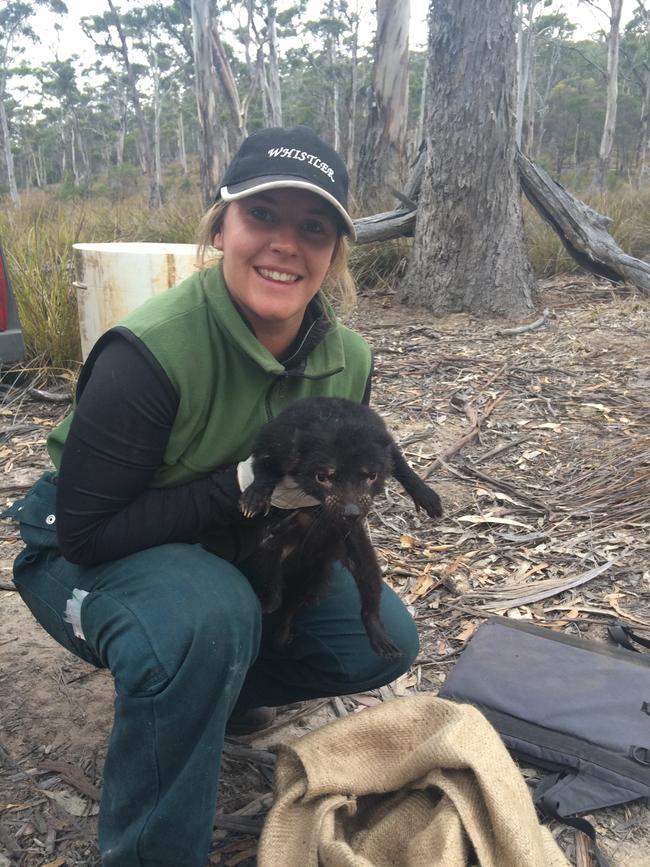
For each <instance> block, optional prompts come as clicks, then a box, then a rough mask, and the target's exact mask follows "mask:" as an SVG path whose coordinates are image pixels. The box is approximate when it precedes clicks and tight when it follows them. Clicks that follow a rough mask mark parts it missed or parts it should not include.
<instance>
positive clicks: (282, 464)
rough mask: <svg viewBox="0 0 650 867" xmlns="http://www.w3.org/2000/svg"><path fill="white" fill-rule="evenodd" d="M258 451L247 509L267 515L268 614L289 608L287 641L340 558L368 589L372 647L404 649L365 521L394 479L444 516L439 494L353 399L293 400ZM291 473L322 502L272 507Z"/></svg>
mask: <svg viewBox="0 0 650 867" xmlns="http://www.w3.org/2000/svg"><path fill="white" fill-rule="evenodd" d="M252 456H253V472H254V481H253V483H252V484H251V485H250V486H249V487H247V488H246V489H245V490H244V492H243V493H242V495H241V499H240V508H241V511H242V512H243V513H244V515H246V516H247V517H252V516H253V515H258V514H266V515H267V520H266V521H264V522H263V523H262V530H261V533H260V538H259V540H258V555H257V559H258V564H259V567H260V569H259V571H260V573H261V574H263V575H264V579H263V584H261V585H260V586H257V587H256V590H257V592H258V595H259V597H260V600H261V602H262V608H263V610H264V611H265V612H271V611H277V610H279V621H280V625H279V627H278V631H277V633H276V637H277V640H278V641H279V642H280V643H284V642H286V641H287V639H288V637H289V634H290V630H291V623H292V621H293V618H294V617H295V615H296V612H297V611H298V609H299V608H300V606H302V605H304V604H306V603H309V602H314V601H316V599H317V598H318V596H319V594H320V593H321V592H322V591H323V589H324V586H325V585H326V583H327V578H328V575H329V573H330V570H331V567H332V564H333V563H334V562H335V561H336V560H339V561H340V562H341V563H343V564H344V565H345V566H347V568H348V569H349V570H350V572H351V573H352V575H353V576H354V579H355V581H356V584H357V587H358V588H359V594H360V596H361V619H362V621H363V624H364V627H365V629H366V632H367V633H368V638H369V639H370V644H371V646H372V648H373V649H374V651H375V652H376V653H378V654H380V655H381V656H398V655H399V653H400V651H399V649H398V648H397V647H396V645H395V644H394V643H393V641H392V640H391V639H390V637H389V636H388V634H387V633H386V631H385V629H384V627H383V625H382V623H381V620H380V617H379V600H380V595H381V589H382V581H381V573H380V569H379V564H378V563H377V558H376V556H375V552H374V550H373V547H372V545H371V544H370V539H369V538H368V534H367V531H366V525H365V520H364V519H365V517H366V515H367V514H368V511H369V510H370V507H371V505H372V501H373V499H374V497H376V496H377V494H379V493H381V492H382V490H383V487H384V482H385V481H386V479H387V478H388V477H389V476H393V477H394V478H395V479H397V481H398V482H399V483H400V484H401V485H402V487H403V488H404V489H405V490H406V492H407V493H408V494H410V496H411V497H412V498H413V501H414V502H415V505H416V507H417V508H422V509H424V510H425V512H426V513H427V514H428V515H430V516H431V517H437V516H439V515H441V514H442V507H441V504H440V498H439V497H438V495H437V494H436V492H435V491H434V490H432V489H431V488H430V487H429V486H428V485H426V484H425V483H424V482H423V481H422V479H421V478H420V477H419V476H418V475H416V473H415V472H414V471H413V470H412V469H411V467H410V466H409V465H408V464H407V462H406V460H405V458H404V456H403V454H402V453H401V452H400V450H399V448H398V447H397V445H396V444H395V442H394V440H393V438H392V437H391V435H390V434H389V433H388V431H387V430H386V426H385V425H384V422H383V421H382V419H381V418H380V417H379V416H378V415H377V413H376V412H374V411H373V410H372V409H370V408H369V407H368V406H365V405H364V404H359V403H354V402H353V401H350V400H343V399H339V398H327V397H315V398H306V399H304V400H300V401H298V402H297V403H295V404H293V405H291V406H290V407H288V408H287V409H285V410H284V411H283V412H282V413H280V415H278V416H277V418H275V419H273V420H272V421H271V422H269V423H268V424H267V425H265V426H264V427H263V428H262V430H261V431H260V433H259V434H258V437H257V439H256V441H255V444H254V446H253V451H252ZM287 478H288V479H289V480H290V481H293V482H294V483H296V484H297V485H298V487H299V488H300V489H301V491H304V493H306V494H308V495H310V496H311V497H312V498H313V499H314V501H317V503H318V504H319V505H316V506H311V507H308V508H298V509H295V510H290V511H288V512H287V511H286V510H284V509H277V508H274V507H272V506H271V496H272V494H273V490H274V488H275V486H276V485H277V484H278V483H279V482H280V481H281V480H283V479H287Z"/></svg>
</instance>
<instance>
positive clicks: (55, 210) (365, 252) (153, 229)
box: [0, 187, 650, 368]
mask: <svg viewBox="0 0 650 867" xmlns="http://www.w3.org/2000/svg"><path fill="white" fill-rule="evenodd" d="M584 199H585V201H587V203H588V204H590V205H591V206H592V207H593V208H595V209H596V210H598V211H600V212H601V213H605V214H607V215H608V216H610V217H611V219H612V234H613V235H614V237H615V238H616V240H617V241H618V243H619V244H620V246H621V247H622V248H623V249H624V250H625V251H626V252H627V253H629V254H631V255H633V256H637V257H642V256H645V255H647V254H648V253H650V240H649V239H650V231H649V230H650V188H649V189H644V190H640V191H638V190H634V189H632V188H631V187H623V188H620V189H619V190H617V191H616V192H612V193H608V194H606V195H604V196H592V195H589V194H587V195H585V196H584ZM201 211H202V207H201V202H200V198H199V195H198V193H197V192H196V191H191V190H187V189H182V187H178V188H177V189H176V190H174V191H173V192H172V193H170V194H169V195H168V201H167V203H166V204H165V205H164V206H163V208H161V209H160V210H158V211H151V210H150V209H149V207H148V205H147V201H146V195H145V193H135V194H133V195H130V196H127V197H124V198H119V197H118V198H117V200H115V198H114V197H113V198H111V197H110V196H108V195H106V196H95V197H92V198H81V199H71V200H67V201H66V200H64V199H63V198H62V196H61V195H60V192H59V194H58V195H55V194H52V193H41V192H33V193H31V194H28V195H24V196H23V207H22V208H21V209H20V210H14V209H12V208H11V207H10V206H7V207H5V208H3V209H2V210H0V238H1V239H2V245H3V248H4V251H5V255H6V259H7V266H8V269H9V273H10V275H11V279H12V282H13V286H14V289H15V292H16V297H17V300H18V305H19V309H20V315H21V319H22V322H23V329H24V332H25V338H26V343H27V353H28V359H29V362H30V363H36V364H37V365H39V366H40V365H45V366H50V367H55V368H71V367H75V366H76V362H78V360H79V358H80V350H79V335H78V324H77V311H76V302H75V296H74V292H73V290H72V285H71V284H72V280H73V279H74V277H73V274H72V262H71V249H72V244H73V243H75V242H78V241H83V242H92V241H119V240H122V241H160V242H170V243H192V242H194V241H195V238H196V229H197V225H198V220H199V217H200V214H201ZM524 220H525V224H526V232H527V236H528V246H529V255H530V259H531V262H532V265H533V268H534V270H535V273H536V274H537V275H538V277H549V276H551V275H554V274H559V273H573V272H577V271H578V270H579V268H578V266H577V265H576V263H575V262H574V261H573V260H572V259H571V257H570V256H569V255H568V253H567V252H566V251H565V249H564V247H563V246H562V244H561V242H560V240H559V239H558V237H557V236H556V235H555V233H554V232H553V230H552V229H551V228H550V227H549V226H548V225H546V224H545V223H544V222H543V221H542V220H541V218H540V217H539V216H538V215H537V214H536V213H535V212H534V211H533V210H532V208H530V207H529V206H528V204H527V203H524ZM412 243H413V241H412V239H406V238H403V239H398V240H395V241H389V242H384V243H379V244H370V245H367V246H363V247H358V248H353V250H352V253H351V261H350V264H351V270H352V272H353V274H354V277H355V279H356V281H357V284H358V286H359V289H360V291H361V292H363V291H365V290H367V289H372V290H375V291H380V292H385V293H387V294H388V293H391V292H392V291H394V289H395V287H396V284H397V283H398V282H399V279H400V277H401V276H402V275H403V273H404V272H405V270H406V266H407V264H408V256H409V252H410V249H411V246H412Z"/></svg>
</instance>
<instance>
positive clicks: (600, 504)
mask: <svg viewBox="0 0 650 867" xmlns="http://www.w3.org/2000/svg"><path fill="white" fill-rule="evenodd" d="M543 288H544V303H545V305H546V307H548V308H549V309H550V310H551V312H552V314H554V315H553V316H552V318H549V319H547V320H546V321H545V322H544V325H543V326H542V327H541V328H540V329H538V330H535V331H530V332H524V333H523V334H519V335H514V336H508V335H503V334H498V333H497V332H498V331H499V329H500V328H502V327H503V325H502V323H497V322H495V321H493V320H486V319H474V318H472V317H469V316H467V315H464V314H463V315H461V314H458V315H454V316H449V317H446V318H444V319H440V318H434V317H433V316H431V315H430V314H429V313H428V312H426V311H423V310H417V309H407V308H403V307H401V306H399V305H397V304H396V303H394V299H393V296H392V294H391V293H390V292H382V293H377V294H374V295H370V296H367V297H365V298H363V299H362V301H361V304H360V306H359V309H358V310H357V312H356V314H355V315H354V317H353V318H352V322H351V324H352V325H353V326H354V327H355V328H357V329H358V330H360V331H361V332H362V333H364V334H365V336H366V337H367V338H368V340H369V342H370V344H371V346H372V347H373V350H374V353H375V375H374V386H373V401H372V402H373V405H374V406H375V408H377V409H378V410H379V411H380V412H381V413H382V414H383V415H384V416H385V418H386V419H387V421H388V423H389V426H390V428H391V430H392V431H393V433H394V434H395V436H396V438H397V440H398V442H399V443H400V444H401V446H402V448H403V449H404V451H405V453H406V455H407V457H408V458H409V460H410V461H411V463H412V464H413V465H414V466H415V467H416V468H417V469H418V471H419V472H420V473H421V474H422V475H424V476H425V477H427V478H428V479H429V480H430V481H431V482H432V484H433V485H434V487H436V489H437V490H438V491H439V493H440V495H441V497H442V498H443V502H444V504H445V508H446V513H445V516H444V518H443V519H442V520H441V521H439V522H435V523H434V522H431V521H429V520H428V519H427V518H426V517H423V516H421V515H419V514H417V513H415V512H414V511H413V508H412V506H411V505H410V503H409V501H408V498H407V497H406V496H405V495H404V493H403V492H402V491H401V490H400V489H399V488H398V487H397V486H395V485H393V484H391V485H390V486H389V489H388V491H387V495H386V498H385V499H383V500H382V501H381V502H380V503H378V506H377V508H376V510H375V511H374V512H373V514H372V518H371V521H370V524H371V533H372V537H373V541H374V544H375V546H376V548H377V549H378V551H379V555H380V561H381V564H382V569H383V570H384V573H385V577H386V580H387V581H388V582H389V583H390V584H392V586H393V587H395V588H396V589H397V590H398V591H399V592H400V593H401V595H402V597H403V599H404V600H405V601H406V602H407V604H408V605H410V606H411V609H412V612H413V614H414V616H415V617H416V618H417V621H418V625H419V629H420V635H421V644H422V646H421V651H420V655H419V657H418V660H417V661H416V663H415V665H414V666H413V668H412V670H411V671H410V672H409V673H408V674H407V675H405V676H404V677H402V678H400V680H399V681H397V682H396V683H394V684H392V685H391V686H390V687H385V688H383V689H382V690H378V691H376V692H374V693H372V694H367V695H358V696H350V697H345V698H342V699H340V698H337V699H332V700H323V701H318V702H313V703H310V704H306V705H299V706H292V707H289V708H283V709H281V712H280V714H279V717H278V722H277V723H276V725H275V726H274V727H273V729H271V730H269V731H268V732H267V733H265V735H264V737H257V738H253V737H249V738H241V739H239V740H238V741H236V742H235V741H233V742H231V743H229V744H228V745H227V747H226V753H225V755H224V760H223V773H222V794H221V799H220V803H219V812H218V814H217V819H216V822H215V834H214V841H213V848H212V852H211V855H210V864H211V865H226V867H235V865H242V867H250V865H252V864H254V863H255V850H256V841H257V834H258V831H259V827H260V825H261V823H262V821H263V817H264V814H265V812H266V811H267V810H268V808H269V806H270V803H271V795H270V791H271V785H270V781H271V778H272V769H273V761H274V755H273V752H272V746H273V744H274V743H277V742H278V741H280V740H282V739H284V738H286V737H288V736H290V735H294V734H297V733H298V734H299V733H304V732H306V731H308V730H311V729H313V728H316V727H318V726H320V725H323V724H325V723H326V722H328V721H330V720H332V719H334V718H336V717H337V716H344V715H346V714H348V713H354V712H358V711H360V710H362V709H363V708H365V707H368V706H372V705H373V704H376V703H378V702H380V701H387V700H390V699H391V698H393V697H394V696H395V695H408V694H411V693H414V692H417V691H433V692H435V691H437V689H438V688H439V686H440V684H441V683H442V681H443V680H444V678H445V676H446V674H447V672H448V671H449V670H450V668H451V666H452V665H453V663H454V661H455V660H456V659H457V657H458V655H459V654H460V652H461V651H462V649H463V647H464V646H465V643H466V642H467V641H468V640H469V639H470V638H471V635H472V634H473V632H474V631H475V629H476V628H477V626H478V625H480V623H482V622H483V621H484V620H485V619H486V618H487V617H488V616H490V615H492V614H494V613H501V614H506V615H507V616H510V617H516V618H525V619H528V620H530V621H532V622H534V623H537V624H541V625H544V626H547V627H548V628H550V629H554V630H561V631H565V632H567V633H569V634H573V635H580V636H584V637H587V638H591V639H594V640H598V641H606V640H607V632H606V627H607V625H608V624H610V623H612V622H614V621H617V620H620V621H623V622H625V623H627V624H628V625H630V626H632V627H633V628H634V629H636V630H638V631H639V632H640V633H641V634H644V635H646V636H650V533H649V530H650V400H649V395H650V301H649V300H648V299H645V298H642V297H639V296H637V295H635V294H634V293H633V292H628V291H626V290H625V289H623V290H620V289H619V290H617V291H616V292H615V291H613V290H612V288H611V287H610V285H609V284H606V283H597V282H594V281H592V280H591V279H589V278H579V279H572V280H571V281H570V282H569V281H567V280H566V279H565V280H560V279H556V280H553V281H550V282H548V283H546V285H545V286H544V287H543ZM36 384H40V385H41V386H42V387H44V388H46V394H45V397H47V389H48V388H49V389H50V390H51V389H52V382H50V383H47V382H40V383H38V382H37V383H36ZM59 385H61V383H59ZM55 388H56V385H55ZM0 400H1V406H0V460H1V462H2V466H3V470H2V473H1V475H0V496H1V497H2V502H11V501H13V499H15V498H16V497H17V496H19V495H20V494H21V493H22V492H23V491H25V490H26V489H27V488H28V487H29V485H30V484H31V483H32V482H33V481H34V480H35V479H36V478H37V477H38V475H39V474H40V473H41V472H42V471H43V470H44V469H46V468H47V467H48V459H47V455H46V452H45V437H46V435H47V432H48V430H49V429H50V428H51V427H52V426H53V425H54V424H56V423H57V422H58V420H59V419H60V418H61V417H62V415H63V414H65V412H66V411H67V406H66V405H65V404H61V403H60V402H53V401H51V400H45V399H44V397H43V395H42V394H39V393H38V392H35V391H34V389H31V390H27V389H24V388H23V389H21V388H5V389H4V390H3V391H2V394H0ZM19 549H20V544H19V542H18V540H17V538H16V533H15V530H14V528H13V526H12V525H10V524H3V525H2V526H1V527H0V587H2V589H0V867H6V865H20V867H37V865H38V867H44V865H47V867H64V865H67V867H73V865H84V867H94V865H98V864H99V857H98V854H97V850H96V847H95V842H94V841H95V835H96V813H97V799H98V797H99V790H100V787H101V768H102V762H103V757H104V754H105V749H106V742H107V737H108V733H109V729H110V723H111V717H112V699H113V687H112V682H111V678H110V676H108V675H107V674H106V673H105V672H103V671H98V670H96V669H93V668H92V667H90V666H88V665H86V664H85V663H83V662H81V661H80V660H77V659H76V658H74V657H72V656H71V655H70V654H68V653H67V652H66V651H64V650H63V649H62V648H60V647H59V646H58V645H57V644H56V643H55V642H53V641H51V640H50V639H49V637H48V636H47V635H46V634H45V633H44V632H43V631H42V630H41V629H40V628H39V627H37V625H36V624H35V623H34V622H33V620H32V618H31V615H29V613H28V612H27V610H26V609H25V608H24V606H23V605H22V603H21V601H20V599H19V597H18V595H17V593H15V591H13V590H12V585H11V562H12V559H13V557H14V556H15V554H16V553H17V552H18V550H19ZM269 748H270V749H269ZM523 772H524V774H525V776H526V777H527V779H530V780H531V781H534V778H535V772H534V771H533V770H531V769H527V768H524V769H523ZM590 818H591V819H592V821H593V822H594V823H595V825H596V827H597V829H598V831H599V836H600V839H601V843H602V848H603V849H604V851H605V852H606V854H607V855H608V856H609V857H610V859H611V862H612V864H613V865H614V867H619V865H620V867H622V865H625V867H641V865H646V864H647V863H648V855H647V853H648V851H650V820H649V817H648V811H647V805H646V804H645V803H643V802H637V803H634V804H631V805H627V806H624V807H619V808H615V809H610V810H602V811H599V812H598V813H597V814H594V815H593V816H592V817H590ZM553 831H554V833H555V834H556V836H557V838H558V840H559V842H560V844H561V845H562V847H563V848H564V850H565V852H566V853H567V856H568V857H569V859H570V861H571V862H572V863H573V864H577V865H579V867H586V865H588V864H589V863H590V861H589V855H588V853H587V852H586V850H585V847H584V845H583V841H582V840H581V839H580V835H576V833H574V832H573V831H568V830H565V829H563V828H561V827H559V826H556V827H554V828H553Z"/></svg>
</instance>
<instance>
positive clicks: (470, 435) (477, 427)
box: [423, 394, 506, 479]
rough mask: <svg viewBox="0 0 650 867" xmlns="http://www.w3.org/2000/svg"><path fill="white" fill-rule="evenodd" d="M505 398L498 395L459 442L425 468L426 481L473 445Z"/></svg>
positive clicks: (503, 395) (502, 395)
mask: <svg viewBox="0 0 650 867" xmlns="http://www.w3.org/2000/svg"><path fill="white" fill-rule="evenodd" d="M505 396H506V395H505V394H499V395H497V397H495V398H494V400H493V401H492V402H491V403H490V404H488V406H487V407H486V408H485V411H484V412H483V413H482V414H481V415H480V416H477V418H476V422H475V423H474V425H473V426H472V428H471V429H470V430H469V431H468V432H467V433H466V434H464V435H463V436H462V437H461V438H460V439H459V440H457V441H456V442H455V443H454V444H453V445H452V446H449V448H448V449H445V451H444V452H443V453H442V454H441V455H440V457H438V458H436V459H435V460H434V461H433V462H432V463H431V464H429V466H428V467H425V469H424V474H423V477H424V478H425V479H428V478H429V476H430V475H431V473H432V472H433V471H434V470H435V468H436V467H438V466H440V465H441V464H443V463H445V462H446V461H448V460H449V458H450V457H452V456H453V455H455V454H456V453H457V452H459V451H460V450H461V449H463V448H465V446H466V445H467V444H468V443H471V442H472V440H473V439H476V437H477V436H478V435H479V433H480V432H481V425H482V424H483V422H484V421H486V420H487V419H488V418H489V417H490V416H491V415H492V413H493V412H494V410H495V409H496V408H497V407H498V406H499V404H500V403H501V402H502V401H503V400H504V399H505Z"/></svg>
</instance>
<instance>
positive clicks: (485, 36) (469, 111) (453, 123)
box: [400, 0, 536, 316]
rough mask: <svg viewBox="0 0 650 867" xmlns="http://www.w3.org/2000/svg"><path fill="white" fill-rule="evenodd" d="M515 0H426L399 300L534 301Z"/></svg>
mask: <svg viewBox="0 0 650 867" xmlns="http://www.w3.org/2000/svg"><path fill="white" fill-rule="evenodd" d="M514 12H515V0H436V2H435V3H434V4H432V6H431V9H430V19H429V44H428V50H429V54H430V58H429V61H430V62H429V81H428V88H427V91H428V104H427V114H426V122H425V142H426V159H425V164H424V175H423V178H422V183H421V189H420V197H419V201H418V216H417V223H416V229H415V243H414V246H413V252H412V255H411V261H410V263H409V268H408V272H407V274H406V277H405V280H404V283H403V285H402V287H401V290H400V294H401V299H402V300H403V301H405V302H406V303H411V304H423V305H424V306H426V307H428V308H430V309H432V310H433V311H435V312H437V313H444V312H449V311H460V310H468V311H472V312H477V313H478V312H483V313H492V314H498V315H504V316H519V315H522V314H525V313H527V312H529V311H530V310H531V309H532V308H533V307H534V304H535V301H536V290H535V283H534V279H533V275H532V271H531V267H530V264H529V262H528V258H527V253H526V247H525V241H524V232H523V223H522V215H521V208H520V202H519V178H518V174H517V171H516V166H515V155H516V146H515V128H514V111H513V107H514V106H513V100H514V84H515V48H516V46H515V25H514Z"/></svg>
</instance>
